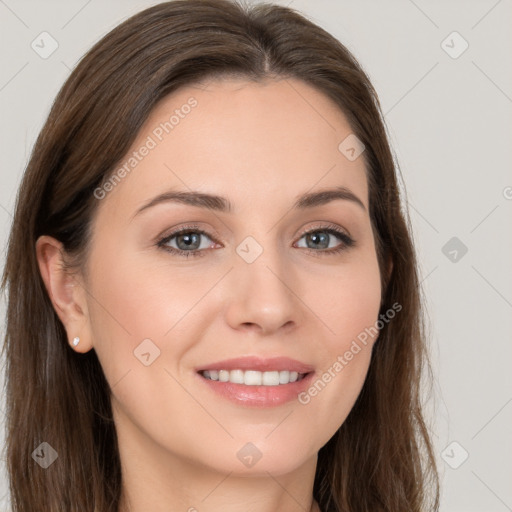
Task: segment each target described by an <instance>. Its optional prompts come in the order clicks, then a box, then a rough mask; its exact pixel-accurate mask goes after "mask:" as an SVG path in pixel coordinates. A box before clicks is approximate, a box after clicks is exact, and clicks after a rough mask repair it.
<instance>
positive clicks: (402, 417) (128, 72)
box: [3, 0, 438, 512]
mask: <svg viewBox="0 0 512 512" xmlns="http://www.w3.org/2000/svg"><path fill="white" fill-rule="evenodd" d="M409 229H410V228H409V227H408V225H407V223H406V221H405V219H404V216H403V214H402V212H401V207H400V197H399V190H398V186H397V180H396V173H395V165H394V161H393V157H392V153H391V150H390V147H389V144H388V141H387V137H386V132H385V127H384V124H383V121H382V114H381V111H380V106H379V103H378V99H377V95H376V93H375V91H374V89H373V88H372V86H371V84H370V82H369V80H368V77H367V76H366V75H365V73H364V72H363V70H362V69H361V68H360V66H359V65H358V63H357V62H356V61H355V59H354V57H353V56H352V55H351V54H350V53H349V52H348V51H347V49H346V48H345V47H344V46H343V45H341V44H340V43H339V42H338V41H337V40H336V39H334V38H333V37H332V36H331V35H329V34H328V33H326V32H325V31H324V30H322V29H321V28H319V27H318V26H316V25H314V24H313V23H311V22H310V21H308V20H306V19H305V18H304V17H302V16H301V15H299V14H298V13H296V12H294V11H293V10H291V9H288V8H284V7H279V6H274V5H255V6H252V7H244V6H241V5H238V4H236V3H232V2H228V1H221V0H178V1H174V2H165V3H161V4H159V5H156V6H154V7H151V8H149V9H146V10H145V11H143V12H141V13H139V14H137V15H135V16H133V17H132V18H130V19H128V20H126V21H125V22H123V23H122V24H121V25H119V26H118V27H116V28H115V29H114V30H112V31H111V32H110V33H109V34H107V35H106V36H105V37H104V38H103V39H102V40H101V41H99V42H98V43H97V44H96V45H95V46H94V47H93V48H92V49H91V50H90V51H89V52H88V53H87V54H86V55H85V57H84V58H83V59H82V61H81V62H80V63H79V64H78V66H77V68H76V69H75V70H74V71H73V73H72V74H71V76H70V77H69V79H68V80H67V82H66V83H65V85H64V86H63V88H62V90H61V91H60V93H59V95H58V97H57V98H56V101H55V103H54V105H53V107H52V110H51V112H50V114H49V117H48V120H47V122H46V124H45V126H44V127H43V129H42V132H41V134H40V136H39V138H38V140H37V142H36V144H35V147H34V150H33V153H32V156H31V159H30V162H29V165H28V167H27V169H26V172H25V175H24V177H23V182H22V185H21V187H20V191H19V196H18V201H17V207H16V213H15V220H14V224H13V228H12V232H11V237H10V241H9V248H8V256H7V264H6V268H5V274H4V280H3V286H6V287H8V316H7V334H6V340H5V346H4V350H5V353H6V357H7V373H6V378H7V422H8V423H7V427H8V437H7V464H8V471H9V476H10V486H11V499H12V505H13V511H15V512H21V511H31V512H32V511H37V510H41V511H45V512H46V511H57V510H58V511H62V510H66V511H68V510H69V511H71V510H72V511H98V512H100V511H101V512H103V511H116V512H127V511H130V512H139V511H146V510H151V511H156V512H159V511H163V510H166V511H169V510H172V511H175V510H176V511H178V510H184V511H185V510H189V511H193V510H198V511H202V510H208V511H216V510H223V511H230V510H240V509H242V508H244V509H250V510H253V511H259V512H268V511H275V510H280V511H286V512H288V511H295V510H297V511H299V510H308V511H309V510H311V511H316V512H317V511H322V512H328V511H340V512H341V511H350V512H358V511H361V512H362V511H368V510H371V511H373V512H376V511H388V512H398V511H403V512H405V511H407V512H409V511H420V510H422V511H423V510H429V511H430V510H437V508H438V478H437V472H436V465H435V459H434V456H433V452H432V446H431V441H430V438H429V432H428V429H427V427H426V424H425V420H424V418H423V414H422V408H421V403H420V388H419V383H420V374H421V371H422V368H423V367H424V366H425V367H426V368H427V369H428V368H429V365H428V358H427V352H426V345H425V339H424V338H425V336H424V332H423V326H422V317H421V301H420V297H419V283H418V275H417V267H416V259H415V253H414V247H413V245H412V241H411V235H410V231H409ZM196 256H197V257H196Z"/></svg>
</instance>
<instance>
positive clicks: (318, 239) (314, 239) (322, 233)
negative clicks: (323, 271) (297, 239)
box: [299, 225, 355, 256]
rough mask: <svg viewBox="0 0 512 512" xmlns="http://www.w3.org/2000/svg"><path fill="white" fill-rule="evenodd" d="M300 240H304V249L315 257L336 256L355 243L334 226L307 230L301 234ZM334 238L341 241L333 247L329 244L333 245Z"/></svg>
mask: <svg viewBox="0 0 512 512" xmlns="http://www.w3.org/2000/svg"><path fill="white" fill-rule="evenodd" d="M302 238H305V239H306V247H305V249H307V251H308V252H309V253H310V254H311V253H313V254H314V255H315V256H323V255H329V254H336V253H339V252H341V251H344V250H346V249H348V248H350V247H352V246H353V245H354V244H355V241H354V240H353V239H352V238H351V237H350V236H349V235H347V234H346V233H344V232H343V231H341V230H340V229H339V228H338V227H336V226H334V225H329V226H324V227H319V228H316V229H313V230H308V231H306V232H304V233H303V234H302V236H301V239H302ZM336 238H338V240H341V243H338V244H337V245H334V246H333V245H332V243H331V242H334V243H335V239H336ZM299 247H301V246H299ZM302 247H303V246H302ZM317 249H321V250H317Z"/></svg>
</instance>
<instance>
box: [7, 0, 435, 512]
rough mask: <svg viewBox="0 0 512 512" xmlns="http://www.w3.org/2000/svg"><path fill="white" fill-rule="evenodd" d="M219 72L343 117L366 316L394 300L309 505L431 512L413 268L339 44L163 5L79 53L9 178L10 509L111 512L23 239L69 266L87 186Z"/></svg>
mask: <svg viewBox="0 0 512 512" xmlns="http://www.w3.org/2000/svg"><path fill="white" fill-rule="evenodd" d="M222 76H238V77H244V78H246V79H248V80H263V79H266V78H282V79H286V78H289V77H291V78H298V79H300V80H303V81H304V82H306V83H308V84H309V85H311V86H313V87H315V88H316V89H317V90H319V91H321V92H322V93H324V94H325V95H326V96H328V97H329V98H331V99H332V100H333V101H334V102H335V103H336V104H337V105H338V106H339V108H340V110H341V111H342V112H343V113H344V114H345V115H346V116H347V119H348V121H349V123H350V125H351V128H352V131H353V133H354V134H355V135H356V136H357V137H358V138H359V139H360V140H361V141H362V142H363V143H364V145H365V147H366V150H365V152H364V158H365V163H366V170H367V178H368V184H369V204H370V217H371V222H372V227H373V230H374V236H375V241H376V248H377V256H378V260H379V265H380V269H381V279H382V285H383V287H382V290H383V292H382V303H381V312H384V311H386V310H389V309H390V308H391V305H392V304H394V303H398V304H400V305H401V306H402V309H401V311H400V313H399V314H397V315H396V317H395V318H394V319H393V320H392V321H391V322H389V323H386V324H385V325H384V326H383V328H382V330H381V331H380V335H379V339H378V341H377V342H376V344H375V346H374V348H373V353H372V359H371V363H370V368H369V371H368V375H367V378H366V381H365V384H364V387H363V389H362V391H361V393H360V395H359V397H358V399H357V401H356V403H355V405H354V407H353V409H352V411H351V412H350V414H349V416H348V418H347V419H346V421H345V422H344V423H343V425H341V427H340V428H339V430H338V431H337V432H336V433H335V435H334V436H333V437H332V438H331V439H330V440H329V442H328V443H327V444H326V445H325V446H324V447H323V448H322V449H321V450H320V452H319V456H318V466H317V471H316V476H315V482H314V497H315V499H316V500H317V501H318V503H319V505H320V507H321V509H322V511H324V512H331V511H332V512H349V511H350V512H369V511H371V512H378V511H382V512H384V511H386V512H420V511H425V510H428V511H433V510H438V502H439V479H438V473H437V469H436V463H435V457H434V454H433V450H432V444H431V441H430V437H429V436H430V434H429V428H428V427H427V423H426V421H425V418H424V415H423V412H422V394H421V393H420V380H421V381H423V377H422V376H423V375H425V374H424V371H425V370H427V371H428V375H427V377H429V376H430V379H431V367H430V363H429V358H428V351H427V345H426V335H425V328H424V320H423V316H422V298H421V290H420V283H419V280H418V270H417V260H416V255H415V251H414V246H413V243H412V230H411V227H410V221H409V219H408V216H407V214H406V213H404V211H403V210H404V209H402V208H401V199H400V193H399V188H398V186H397V169H398V166H397V165H396V162H395V159H394V157H393V154H392V152H391V150H390V147H389V143H388V139H387V133H386V128H385V124H384V121H383V116H382V111H381V107H380V105H379V101H378V98H377V94H376V92H375V91H374V89H373V87H372V85H371V83H370V81H369V79H368V77H367V75H366V74H365V72H364V71H363V69H362V68H361V67H360V65H359V64H358V62H357V61H356V60H355V59H354V57H353V56H352V55H351V54H350V52H349V51H348V50H347V49H346V48H345V47H344V46H343V45H342V44H341V43H340V42H339V41H338V40H336V39H335V38H334V37H333V36H331V35H330V34H329V33H327V32H326V31H325V30H323V29H322V28H320V27H319V26H317V25H315V24H313V23H312V22H310V21H309V20H307V19H306V18H305V17H303V16H302V15H300V14H299V13H298V12H296V11H294V10H292V9H289V8H285V7H280V6H276V5H271V4H255V5H253V6H244V5H241V4H239V3H235V2H233V1H228V0H176V1H172V2H164V3H160V4H158V5H155V6H153V7H151V8H149V9H146V10H144V11H142V12H140V13H138V14H136V15H135V16H133V17H131V18H129V19H128V20H126V21H124V22H123V23H122V24H120V25H119V26H117V27H116V28H115V29H113V30H112V31H111V32H110V33H108V34H107V35H106V36H104V37H103V38H102V39H101V40H100V41H99V42H97V43H96V44H95V45H94V46H93V48H92V49H91V50H90V51H89V52H88V53H87V54H86V55H85V56H84V57H83V58H82V60H81V61H80V62H79V64H78V65H77V67H76V69H75V70H74V71H73V72H72V73H71V75H70V77H69V78H68V79H67V81H66V83H65V84H64V86H63V87H62V89H61V91H60V92H59V94H58V96H57V98H56V100H55V102H54V104H53V106H52V109H51V111H50V113H49V116H48V119H47V121H46V123H45V125H44V127H43V129H42V130H41V133H40V135H39V137H38V139H37V141H36V144H35V146H34V148H33V152H32V154H31V157H30V161H29V163H28V166H27V168H26V171H25V173H24V176H23V180H22V183H21V186H20V189H19V193H18V198H17V203H16V211H15V217H14V222H13V226H12V230H11V234H10V239H9V247H8V254H7V262H6V267H5V272H4V276H3V281H2V288H3V289H7V290H8V310H7V329H6V337H5V344H4V346H3V350H4V351H5V354H6V393H7V394H6V415H7V432H6V435H7V437H6V439H7V450H6V461H7V469H8V474H9V479H10V493H11V502H12V507H13V511H14V512H36V511H44V512H62V511H63V510H73V511H81V512H82V511H84V512H85V511H91V512H92V511H95V512H107V511H111V512H117V511H118V507H119V498H120V491H121V476H122V475H121V469H120V459H119V452H118V446H117V437H116V430H115V426H114V423H113V420H112V411H111V405H110V389H109V386H108V384H107V382H106V380H105V377H104V374H103V371H102V368H101V366H100V364H99V361H98V359H97V356H96V354H95V351H94V350H91V351H89V352H88V353H86V354H78V353H76V352H74V351H73V350H72V349H71V348H70V347H69V345H68V343H67V337H66V332H65V329H64V327H63V325H62V323H61V322H60V320H59V318H58V316H57V315H56V313H55V311H54V309H53V307H52V303H51V301H50V299H49V297H48V294H47V291H46V289H45V286H44V283H43V281H42V279H41V276H40V273H39V270H38V265H37V259H36V252H35V242H36V240H37V238H38V237H39V236H41V235H50V236H53V237H55V238H56V239H58V240H59V241H60V242H62V244H63V247H64V249H65V251H66V253H67V254H70V255H74V256H76V262H78V263H77V264H78V265H82V264H83V262H84V258H86V255H87V247H88V241H89V235H90V232H89V230H90V225H91V219H92V217H93V215H94V212H95V208H96V207H97V199H96V198H95V196H94V190H95V188H96V187H98V186H99V185H100V184H101V183H102V182H104V180H106V179H107V178H108V177H109V175H111V173H112V172H113V170H114V169H115V166H116V164H117V163H118V162H119V161H121V160H122V158H123V156H124V155H125V154H126V152H127V151H128V149H129V148H130V146H131V144H132V142H133V141H134V139H135V137H136V135H137V132H138V130H139V129H140V128H141V126H142V124H143V122H144V121H145V119H146V118H147V117H148V115H149V114H150V112H151V111H152V109H153V108H154V107H155V105H156V104H157V102H158V101H159V100H161V99H162V98H163V97H164V96H166V95H168V94H169V93H171V92H172V91H175V90H176V89H177V88H179V87H180V86H183V85H187V84H191V83H193V82H197V81H199V80H204V79H209V78H216V77H222ZM340 142H341V141H340ZM405 212H406V210H405ZM388 261H392V262H393V268H392V272H391V273H388V272H387V268H388V267H387V262H388ZM429 382H430V381H429ZM421 389H423V388H421ZM42 442H48V443H49V444H50V445H51V446H52V447H53V448H54V449H55V450H56V452H57V453H58V457H59V458H58V462H57V463H54V464H52V465H51V466H50V467H49V468H47V469H46V470H43V469H42V468H41V467H40V466H39V465H38V464H36V463H35V462H34V460H33V458H32V456H31V454H32V452H33V451H34V449H35V448H36V447H38V446H39V445H40V444H41V443H42Z"/></svg>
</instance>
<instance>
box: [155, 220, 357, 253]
mask: <svg viewBox="0 0 512 512" xmlns="http://www.w3.org/2000/svg"><path fill="white" fill-rule="evenodd" d="M316 232H323V233H328V234H329V235H335V236H337V237H338V238H339V239H340V240H341V241H342V243H341V244H340V245H339V246H338V247H335V248H332V249H324V250H315V249H310V248H308V247H300V249H304V250H305V251H307V252H308V253H309V254H311V255H313V256H328V255H334V254H338V253H340V252H342V251H345V250H347V249H349V248H351V247H353V246H354V245H355V240H354V239H352V238H351V237H350V236H348V235H347V234H346V233H344V232H343V231H341V230H340V229H339V228H337V227H336V226H334V225H333V224H328V225H324V226H320V227H317V228H315V229H310V230H306V231H303V232H302V233H301V235H300V237H299V240H300V238H302V237H303V236H304V235H308V234H310V233H316ZM185 233H187V234H188V233H196V234H201V235H205V236H206V237H208V238H210V239H211V240H212V241H214V242H216V240H215V239H214V238H213V237H212V236H211V235H209V234H208V233H207V232H206V231H203V230H202V229H201V228H199V226H195V225H190V226H183V227H181V228H180V229H177V230H176V231H173V232H172V233H171V234H170V235H167V236H165V237H164V238H162V239H160V240H159V241H158V242H157V244H156V245H157V246H158V247H159V248H161V249H163V250H164V251H167V252H170V253H172V254H176V255H178V256H183V257H185V258H188V257H189V256H194V257H196V256H204V255H205V251H204V250H203V249H195V250H192V251H184V250H182V249H175V248H174V247H168V246H166V245H165V244H166V243H168V242H169V241H170V240H172V239H173V238H174V237H176V236H178V235H182V234H185Z"/></svg>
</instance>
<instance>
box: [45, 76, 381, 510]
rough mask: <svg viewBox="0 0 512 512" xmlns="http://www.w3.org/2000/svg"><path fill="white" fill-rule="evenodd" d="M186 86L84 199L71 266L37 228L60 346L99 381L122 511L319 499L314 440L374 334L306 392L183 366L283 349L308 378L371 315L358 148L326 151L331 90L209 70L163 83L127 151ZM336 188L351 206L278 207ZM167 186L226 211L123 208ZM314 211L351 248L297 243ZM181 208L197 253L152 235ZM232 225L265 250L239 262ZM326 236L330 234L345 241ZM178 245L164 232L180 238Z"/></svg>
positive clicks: (334, 124)
mask: <svg viewBox="0 0 512 512" xmlns="http://www.w3.org/2000/svg"><path fill="white" fill-rule="evenodd" d="M292 86H293V87H292ZM191 96H193V97H194V98H195V99H196V100H197V102H198V104H197V106H196V107H195V108H193V109H191V112H190V113H189V114H188V115H187V116H185V117H184V118H183V119H180V122H179V124H178V125H177V126H175V127H174V129H173V131H172V133H170V134H165V135H164V137H163V140H162V141H161V142H159V143H158V145H157V146H156V147H155V148H154V149H152V150H151V151H150V152H149V154H148V155H147V156H145V157H144V158H143V159H142V161H140V162H139V163H138V164H137V166H136V167H135V168H134V169H133V170H132V171H131V173H130V174H129V175H127V176H126V177H125V178H124V179H123V180H122V181H121V183H119V184H118V185H117V186H115V187H114V189H113V190H112V191H110V192H109V193H108V195H107V196H106V197H105V198H104V199H101V200H99V201H98V203H99V204H98V209H97V212H96V215H95V217H94V219H93V230H92V239H91V246H90V253H89V257H88V261H87V264H86V268H85V269H83V271H82V272H79V273H78V274H76V275H70V274H66V273H64V272H63V271H62V270H61V267H60V263H61V258H62V256H63V251H62V247H61V246H60V243H59V242H58V241H56V240H54V239H53V238H50V237H47V236H43V237H41V238H40V239H39V240H38V241H37V246H36V248H37V255H38V260H39V265H40V269H41V275H42V277H43V279H44V281H45V284H46V286H47V289H48V292H49V295H50V297H51V299H52V302H53V304H54V307H55V309H56V311H57V313H58V314H59V317H60V319H61V320H62V322H63V324H64V326H65V328H66V331H67V334H68V338H69V343H70V345H71V346H72V348H73V349H74V350H76V351H78V352H87V351H88V350H91V349H94V350H95V351H96V352H97V355H98V358H99V360H100V363H101V365H102V367H103V370H104V372H105V375H106V378H107V381H108V382H109V384H110V386H111V388H112V405H113V412H114V420H115V424H116V428H117V432H118V437H119V450H120V456H121V462H122V468H123V499H122V505H121V508H120V512H125V511H128V510H130V511H131V512H142V511H146V510H152V511H155V512H163V511H164V510H165V511H166V512H168V511H169V510H173V511H187V510H189V511H193V510H198V511H202V510H208V511H209V512H220V511H222V512H234V511H237V512H238V511H239V510H251V511H253V512H271V511H272V512H273V511H277V510H279V511H282V512H292V511H303V510H310V511H318V510H319V508H318V505H317V504H316V502H315V501H314V500H313V495H312V491H313V481H314V476H315V468H316V464H317V454H318V451H319V449H320V448H321V447H322V446H323V445H324V444H325V443H326V442H327V441H328V440H329V439H330V438H331V437H332V435H334V433H335V432H336V430H337V429H338V428H339V427H340V425H341V424H342V423H343V422H344V420H345V418H346V417H347V415H348V414H349V412H350V410H351V408H352V406H353V404H354V402H355V400H356V398H357V396H358V394H359V392H360V390H361V388H362V385H363V383H364V379H365V377H366V374H367V370H368V365H369V361H370V356H371V350H372V347H373V344H374V342H375V341H376V338H370V339H369V342H368V344H367V346H366V347H363V348H362V350H361V351H360V352H359V353H358V354H357V355H355V356H354V358H353V359H352V360H351V361H350V362H349V364H347V365H346V366H345V367H344V368H343V371H341V372H339V374H337V375H336V377H335V378H333V379H332V380H331V382H330V383H328V385H326V386H325V388H324V389H323V390H322V391H321V392H320V393H318V395H317V396H315V397H313V398H311V401H310V402H309V403H308V404H306V405H303V404H301V403H299V402H298V401H296V400H293V401H292V402H289V403H286V404H283V405H280V406H277V407H269V408H263V409H261V408H260V409H257V408H251V407H246V406H242V405H236V404H233V403H231V402H229V401H227V400H226V399H224V398H223V397H219V396H218V395H216V394H214V393H213V392H211V390H210V389H208V387H207V386H205V385H204V383H203V382H201V381H200V380H198V378H197V375H196V374H195V371H194V368H196V367H197V366H200V365H204V364H207V363H211V362H214V361H217V360H220V359H227V358H232V357H239V356H243V355H260V356H269V357H271V356H276V355H284V356H289V357H292V358H295V359H298V360H300V361H303V362H305V363H308V364H311V365H313V366H314V368H315V371H316V372H317V375H318V376H321V375H322V373H323V372H324V371H326V370H327V369H328V368H329V367H332V365H333V363H334V362H335V361H336V359H337V357H338V356H339V355H343V354H344V353H345V352H346V351H347V350H348V349H349V348H350V345H351V343H352V341H353V340H355V339H356V337H357V335H358V334H359V333H361V332H362V331H363V330H364V329H365V328H367V327H369V326H372V325H373V324H374V323H375V322H376V320H377V319H378V313H379V306H380V296H381V289H380V274H379V267H378V262H377V255H376V250H375V244H374V238H373V232H372V226H371V223H370V217H369V214H368V211H369V210H368V208H369V205H368V188H367V180H366V174H365V164H364V160H363V158H357V159H356V160H354V161H349V160H348V159H347V158H346V157H345V156H344V155H343V154H342V153H341V152H340V151H339V150H338V145H339V144H340V142H341V141H342V140H343V139H345V137H347V136H348V135H349V134H350V133H351V132H352V130H351V128H350V126H349V124H348V122H347V120H346V118H345V116H344V115H343V114H342V113H341V112H340V110H339V109H338V108H337V106H336V105H335V104H334V103H332V102H331V101H330V100H329V99H328V98H327V97H325V96H324V95H323V94H322V93H320V92H319V91H317V90H316V89H313V88H311V87H310V86H309V85H307V84H305V83H303V82H301V81H298V80H295V79H293V80H292V79H287V80H277V81H267V82H264V83H252V82H248V81H246V80H242V79H240V80H229V81H228V80H222V81H221V80H217V81H213V82H210V83H209V84H208V86H207V87H206V86H204V85H201V84H197V85H195V86H187V87H184V88H182V89H180V90H178V91H175V92H173V93H172V94H171V95H169V96H167V97H166V98H164V100H162V101H161V102H160V103H159V104H158V105H157V107H156V108H155V109H154V110H153V112H152V114H151V116H150V117H149V119H148V120H147V121H146V123H145V124H144V126H143V127H142V129H141V130H140V132H139V134H138V136H137V140H136V141H135V142H134V144H133V146H132V149H131V150H130V152H129V153H131V151H133V150H137V149H138V148H140V147H141V146H142V145H143V144H144V142H145V141H146V140H147V137H148V135H151V134H152V131H153V130H154V129H155V127H157V126H158V125H159V123H160V122H163V121H166V120H168V119H169V116H170V114H172V112H173V111H174V110H175V109H176V108H180V107H181V106H182V105H183V104H185V103H186V102H187V100H188V99H189V98H190V97H191ZM153 138H154V137H153ZM335 186H345V187H347V188H349V189H350V190H351V191H352V192H353V193H354V194H355V195H356V196H357V197H359V198H360V200H361V201H362V202H363V204H364V206H365V209H363V208H361V207H360V206H358V205H357V204H356V203H354V202H351V201H347V200H334V201H331V202H329V203H327V204H325V205H321V206H317V207H314V208H311V209H308V210H303V211H299V210H297V211H294V210H291V206H292V204H293V202H294V201H295V199H296V198H297V197H298V196H299V195H301V194H303V193H305V192H312V191H318V190H321V189H324V188H331V187H335ZM170 189H179V190H185V191H188V190H198V191H201V192H208V193H213V194H217V195H222V196H225V197H227V198H228V199H229V200H230V202H231V203H232V204H233V205H234V211H233V212H232V213H221V212H214V211H212V210H208V209H204V208H199V207H194V206H189V205H184V204H178V203H170V202H167V203H160V204H158V205H156V206H154V207H151V208H148V209H146V210H144V212H141V213H140V214H138V215H135V212H136V211H137V210H138V209H139V208H140V207H141V206H142V205H144V204H146V203H147V202H148V201H149V200H151V199H152V198H154V197H155V196H158V195H159V194H162V193H163V192H166V191H168V190H170ZM326 222H327V223H329V224H334V225H336V226H338V227H339V229H341V230H342V231H344V232H346V233H349V234H350V236H351V237H352V238H353V239H354V240H355V246H353V247H349V248H346V249H345V250H343V251H341V252H340V253H337V254H330V255H329V254H324V255H322V254H320V253H321V252H322V251H325V249H324V247H325V246H320V248H316V246H315V245H314V243H310V245H309V247H310V248H312V249H311V252H308V251H307V248H306V247H307V236H304V235H303V234H302V232H303V231H304V230H308V231H309V230H317V232H318V231H320V232H322V227H323V226H324V225H325V223H326ZM189 223H194V224H198V225H199V226H200V228H201V229H203V230H205V231H206V232H207V233H208V236H207V237H205V236H204V235H203V236H200V243H201V246H200V247H201V249H200V250H202V251H203V256H202V257H189V258H186V257H183V256H179V255H174V254H171V253H169V252H167V251H165V250H164V249H163V248H159V247H158V246H157V245H156V243H157V241H158V240H159V239H160V238H163V237H164V236H166V235H168V234H170V233H171V232H172V231H173V229H175V228H179V227H181V226H183V225H187V224H189ZM247 236H252V237H253V238H254V239H255V240H256V241H257V242H258V243H259V245H260V246H261V247H262V248H263V252H262V254H261V255H260V256H259V257H258V258H257V259H256V260H255V261H254V262H253V263H250V264H249V263H247V262H246V261H245V260H244V259H243V258H241V257H240V256H239V255H238V253H237V252H236V247H237V246H238V245H239V244H240V243H241V242H242V241H243V240H244V239H245V238H246V237H247ZM328 239H329V242H328V243H329V248H332V247H337V246H340V245H341V244H343V241H342V240H340V239H338V238H337V237H336V236H335V235H328ZM177 243H178V241H177V238H176V237H175V238H174V239H173V241H172V242H169V244H170V245H171V246H172V247H174V248H176V247H179V248H181V249H183V248H184V247H185V248H186V244H185V243H183V242H181V243H180V245H179V246H178V245H177ZM169 244H168V245H169ZM195 247H197V246H195ZM314 251H316V252H314ZM77 335H78V336H80V343H79V345H78V346H77V347H76V348H75V347H73V345H72V340H73V338H74V337H75V336H77ZM147 338H149V339H151V340H152V342H153V343H154V344H155V345H156V346H158V348H159V349H160V351H161V353H160V356H159V357H158V358H157V359H155V360H154V362H153V363H152V364H151V365H149V366H145V365H143V364H142V363H141V362H140V361H139V360H138V359H137V358H136V357H134V353H133V351H134V350H135V349H136V347H137V346H138V345H139V344H140V343H141V342H142V340H144V339H147ZM248 442H250V443H253V444H254V445H255V446H257V448H258V449H259V451H260V452H261V459H260V460H259V461H258V462H257V463H256V464H255V465H254V466H252V467H251V468H247V467H245V466H244V465H243V464H242V463H241V462H240V460H239V459H238V458H237V456H236V454H237V452H238V451H239V450H240V449H241V448H242V447H243V446H244V445H245V444H246V443H248Z"/></svg>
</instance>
